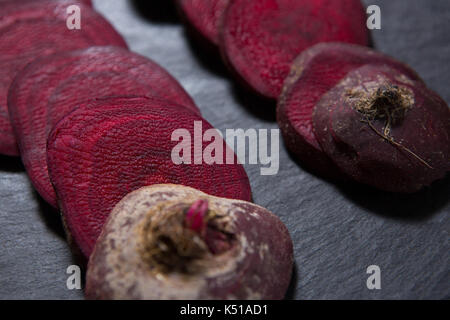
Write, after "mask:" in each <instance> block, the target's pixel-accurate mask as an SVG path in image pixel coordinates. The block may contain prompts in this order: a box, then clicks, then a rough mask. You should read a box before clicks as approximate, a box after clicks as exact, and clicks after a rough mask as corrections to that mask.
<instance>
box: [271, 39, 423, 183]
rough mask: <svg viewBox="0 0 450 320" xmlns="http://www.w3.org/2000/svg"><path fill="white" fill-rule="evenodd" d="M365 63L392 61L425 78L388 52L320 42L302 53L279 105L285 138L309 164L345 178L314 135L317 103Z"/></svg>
mask: <svg viewBox="0 0 450 320" xmlns="http://www.w3.org/2000/svg"><path fill="white" fill-rule="evenodd" d="M365 64H372V65H388V66H390V67H392V68H394V69H396V70H398V71H400V72H403V73H404V74H405V75H407V76H408V77H409V78H411V79H413V80H417V81H421V80H420V78H419V76H418V75H417V73H416V72H415V71H414V70H412V69H411V68H410V67H408V66H407V65H405V64H403V63H402V62H400V61H397V60H395V59H393V58H391V57H389V56H387V55H385V54H382V53H380V52H377V51H375V50H372V49H370V48H367V47H363V46H358V45H352V44H345V43H332V42H330V43H320V44H317V45H315V46H313V47H311V48H309V49H307V50H305V51H304V52H303V53H302V54H300V55H299V56H298V57H297V58H296V60H295V61H294V63H293V64H292V67H291V71H290V73H289V76H288V77H287V78H286V80H285V83H284V86H283V90H282V93H281V95H280V97H279V99H278V106H277V122H278V125H279V127H280V129H281V131H282V133H283V137H284V141H285V143H286V145H287V147H288V148H289V150H291V152H293V154H295V155H296V157H297V158H299V159H300V160H301V161H302V163H303V164H304V165H305V166H306V167H308V168H309V169H311V170H313V171H314V172H316V173H319V174H321V175H323V176H326V177H330V178H337V179H341V178H342V177H341V176H340V174H339V170H337V168H336V166H335V165H334V163H333V161H331V159H329V158H328V156H327V155H326V154H325V153H324V152H323V150H322V148H321V147H320V145H319V142H318V141H317V139H316V137H315V135H314V132H313V120H312V115H313V110H314V107H315V106H316V104H317V103H318V102H319V100H320V98H321V97H322V96H323V95H324V94H325V93H326V92H328V91H329V90H331V89H332V88H333V87H334V86H335V85H336V84H337V83H338V82H339V81H340V80H341V79H342V78H343V77H344V76H345V75H346V74H347V73H348V72H349V71H351V70H354V69H357V68H359V67H361V66H363V65H365Z"/></svg>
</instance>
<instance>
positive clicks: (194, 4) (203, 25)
mask: <svg viewBox="0 0 450 320" xmlns="http://www.w3.org/2000/svg"><path fill="white" fill-rule="evenodd" d="M229 2H230V0H178V6H179V7H180V8H181V10H182V12H183V13H184V15H185V17H186V18H187V19H188V21H189V22H190V23H191V24H192V25H193V26H194V27H195V28H196V30H197V31H198V32H199V33H200V34H201V35H202V36H203V37H205V38H206V39H208V40H209V41H211V42H212V43H214V44H216V45H218V44H219V29H220V24H221V20H222V16H223V13H224V12H225V9H226V8H227V6H228V3H229Z"/></svg>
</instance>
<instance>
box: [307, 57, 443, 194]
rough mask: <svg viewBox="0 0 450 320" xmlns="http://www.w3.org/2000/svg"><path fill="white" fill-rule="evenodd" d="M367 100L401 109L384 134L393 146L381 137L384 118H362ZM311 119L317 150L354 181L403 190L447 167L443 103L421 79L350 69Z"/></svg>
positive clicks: (389, 70) (382, 69)
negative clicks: (413, 79)
mask: <svg viewBox="0 0 450 320" xmlns="http://www.w3.org/2000/svg"><path fill="white" fill-rule="evenodd" d="M398 92H401V95H399V94H398ZM374 93H376V96H375V95H374ZM373 97H376V98H373ZM386 97H390V98H389V99H390V100H388V98H386ZM368 103H373V104H371V105H372V106H380V108H396V109H395V110H397V112H400V111H399V110H406V111H404V112H405V113H404V116H403V117H400V116H397V117H393V119H394V120H395V119H396V120H395V121H393V122H392V123H393V124H392V125H391V126H390V132H388V135H387V136H388V137H390V138H392V139H393V141H394V142H395V143H397V144H399V145H394V144H393V143H391V142H389V141H388V140H387V139H385V138H383V135H384V136H385V137H386V134H385V131H384V130H385V128H386V117H384V118H371V119H372V120H371V121H370V123H368V122H367V115H366V113H362V112H361V111H360V110H362V109H360V108H361V106H367V105H368ZM404 106H407V108H404ZM358 110H359V111H358ZM380 110H382V109H380ZM399 114H400V113H399ZM313 120H314V129H315V134H316V137H317V139H318V140H319V142H320V145H321V146H322V148H323V150H324V151H325V152H326V153H327V154H328V156H329V157H330V158H332V159H333V160H334V161H335V163H336V164H337V165H338V166H339V168H340V169H341V170H342V171H343V172H345V173H346V174H348V175H349V176H350V177H352V178H353V179H355V180H356V181H358V182H361V183H364V184H368V185H371V186H374V187H376V188H379V189H381V190H386V191H390V192H404V193H409V192H415V191H418V190H419V189H421V188H422V187H424V186H428V185H430V184H431V183H432V182H433V181H435V180H437V179H440V178H442V177H444V176H445V174H446V172H448V171H449V170H450V162H449V159H450V110H449V109H448V106H447V105H446V103H445V102H444V101H443V100H442V99H441V98H440V97H439V96H438V95H437V94H436V93H434V92H433V91H431V90H430V89H428V88H426V87H425V85H424V84H423V83H422V82H419V81H412V80H410V79H409V78H408V77H406V76H405V75H404V74H403V73H400V72H398V71H397V70H395V69H393V68H390V67H388V66H371V65H367V66H363V67H361V68H359V69H356V70H354V71H351V72H350V73H349V74H348V75H347V76H346V77H345V78H344V79H342V81H341V82H340V83H339V84H338V85H337V86H336V87H335V88H333V89H332V90H330V91H329V92H328V93H327V94H325V95H324V96H323V97H322V99H321V100H320V102H319V103H318V104H317V106H316V109H315V112H314V116H313ZM413 154H414V155H413Z"/></svg>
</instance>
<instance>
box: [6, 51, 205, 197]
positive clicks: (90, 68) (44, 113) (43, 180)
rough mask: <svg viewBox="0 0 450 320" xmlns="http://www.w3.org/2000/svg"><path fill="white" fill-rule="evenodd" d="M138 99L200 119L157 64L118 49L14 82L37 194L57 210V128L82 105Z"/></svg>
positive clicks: (13, 98)
mask: <svg viewBox="0 0 450 320" xmlns="http://www.w3.org/2000/svg"><path fill="white" fill-rule="evenodd" d="M124 93H126V94H134V95H147V96H150V97H159V98H163V99H165V100H168V101H171V102H174V103H176V104H180V105H183V106H186V108H188V109H189V110H192V111H193V112H195V113H197V114H200V111H199V110H198V108H197V107H196V106H195V104H194V102H193V101H192V99H191V98H190V96H189V95H188V94H187V93H186V91H184V89H183V88H182V87H181V86H180V85H179V84H178V82H177V81H176V80H175V79H174V78H173V77H172V76H171V75H170V74H168V73H167V71H165V70H164V69H163V68H161V67H160V66H159V65H157V64H156V63H155V62H153V61H151V60H149V59H147V58H144V57H142V56H140V55H138V54H135V53H132V52H129V51H127V50H125V49H122V48H119V47H91V48H88V49H82V50H77V51H73V52H72V51H70V52H65V53H58V54H54V55H51V56H47V57H44V58H41V59H38V60H36V61H35V62H33V63H31V64H30V65H28V66H27V67H26V68H25V69H24V70H23V71H22V72H21V73H20V74H19V75H18V76H17V78H16V79H15V81H14V82H13V84H12V86H11V89H10V91H9V97H8V108H9V113H10V119H11V122H12V125H13V128H14V132H15V136H16V137H17V141H18V144H19V150H20V154H21V157H22V161H23V163H24V165H25V168H26V169H27V173H28V175H29V177H30V179H31V181H32V183H33V185H34V186H35V188H36V190H37V191H38V192H39V194H40V195H41V196H42V197H43V198H44V199H45V200H46V201H47V202H48V203H50V204H51V205H53V206H56V195H55V191H54V190H53V187H52V185H51V183H50V179H49V177H48V171H47V159H46V142H47V137H48V133H49V132H50V130H51V129H52V128H53V126H54V125H55V123H56V122H57V121H59V120H60V119H61V118H62V117H63V116H65V115H66V114H67V113H68V112H69V111H71V110H72V108H74V107H76V106H77V105H78V104H79V103H81V102H84V101H86V100H90V99H93V98H101V97H107V96H113V95H116V96H117V95H123V94H124Z"/></svg>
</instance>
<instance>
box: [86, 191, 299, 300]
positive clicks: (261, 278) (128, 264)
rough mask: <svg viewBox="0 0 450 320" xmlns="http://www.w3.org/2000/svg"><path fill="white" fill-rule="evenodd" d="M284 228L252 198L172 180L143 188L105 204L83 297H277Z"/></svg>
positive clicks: (286, 247)
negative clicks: (238, 197) (113, 203)
mask: <svg viewBox="0 0 450 320" xmlns="http://www.w3.org/2000/svg"><path fill="white" fill-rule="evenodd" d="M292 267H293V246H292V240H291V238H290V236H289V233H288V230H287V229H286V227H285V226H284V225H283V223H282V222H281V221H280V219H278V218H277V217H276V216H275V215H274V214H272V213H271V212H269V211H268V210H266V209H264V208H262V207H260V206H257V205H255V204H253V203H249V202H245V201H238V200H230V199H224V198H218V197H213V196H210V195H208V194H205V193H203V192H200V191H198V190H195V189H192V188H188V187H185V186H180V185H167V184H165V185H155V186H151V187H143V188H141V189H139V190H136V191H134V192H132V193H130V194H128V195H127V196H125V197H124V198H123V199H122V200H121V201H120V202H119V203H118V204H117V205H116V206H115V208H114V209H113V210H112V212H111V214H110V216H109V218H108V221H107V223H106V224H105V226H104V228H103V230H102V233H101V235H100V238H99V239H98V242H97V243H96V245H95V249H94V253H93V254H92V256H91V259H90V260H89V264H88V271H87V280H86V297H87V298H89V299H141V300H155V299H167V300H174V299H185V300H196V299H220V300H223V299H282V298H283V297H284V295H285V293H286V290H287V287H288V285H289V281H290V278H291V273H292Z"/></svg>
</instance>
